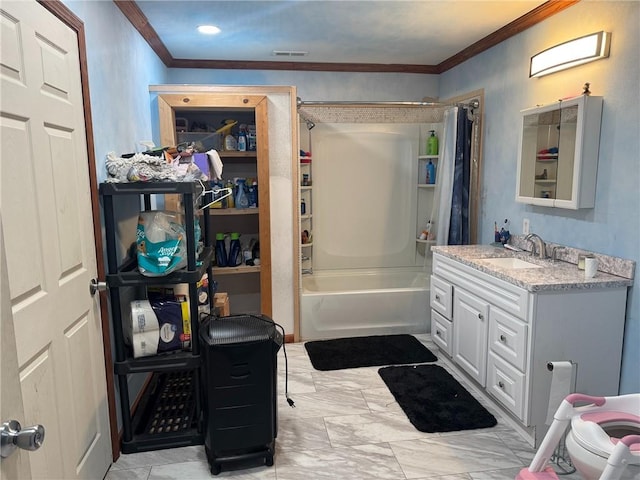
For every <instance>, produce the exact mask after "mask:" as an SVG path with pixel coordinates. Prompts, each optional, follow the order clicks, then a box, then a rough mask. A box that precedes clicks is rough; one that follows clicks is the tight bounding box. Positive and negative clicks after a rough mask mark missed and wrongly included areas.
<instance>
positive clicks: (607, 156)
mask: <svg viewBox="0 0 640 480" xmlns="http://www.w3.org/2000/svg"><path fill="white" fill-rule="evenodd" d="M638 25H640V3H638V2H626V1H613V2H594V1H582V2H580V3H578V4H577V5H575V6H572V7H571V8H569V9H567V10H564V11H563V12H561V13H559V14H558V15H555V16H553V17H551V18H550V19H548V20H546V21H544V22H543V23H541V24H538V25H536V26H534V27H533V28H531V29H529V30H527V31H525V32H523V33H521V34H519V35H517V36H515V37H513V38H511V39H509V40H507V41H505V42H503V43H501V44H499V45H497V46H495V47H493V48H491V49H490V50H488V51H486V52H484V53H482V54H480V55H478V56H476V57H474V58H472V59H470V60H468V61H467V62H465V63H464V64H462V65H459V66H458V67H456V68H454V69H452V70H450V71H448V72H445V73H444V74H443V75H442V76H441V81H440V95H441V96H442V97H443V98H447V97H451V96H455V95H456V94H459V93H463V92H467V91H469V90H474V89H479V88H484V91H485V110H484V149H483V162H484V163H483V165H482V170H483V175H482V195H481V198H482V212H481V219H480V230H479V232H480V236H479V240H480V241H482V242H483V243H489V242H491V240H492V236H493V223H494V221H500V220H501V219H504V218H509V219H511V225H512V230H515V231H516V232H521V228H522V219H523V218H529V219H530V221H531V231H533V232H536V233H538V234H539V235H540V236H541V237H542V238H543V239H545V240H549V241H552V242H556V243H560V244H565V245H570V246H574V247H578V248H583V249H586V250H591V251H594V252H600V253H604V254H607V255H613V256H617V257H623V258H627V259H632V260H635V261H636V262H640V214H639V213H638V211H639V208H640V173H639V172H640V141H639V138H640V120H639V119H640V87H639V85H640V78H639V67H638V65H639V63H640V62H639V60H640V58H639V57H638V45H640V34H639V30H638ZM600 30H605V31H608V32H611V33H612V42H611V54H610V57H609V58H607V59H604V60H599V61H597V62H593V63H590V64H587V65H582V66H579V67H576V68H573V69H570V70H566V71H564V72H559V73H556V74H553V75H549V76H546V77H542V78H538V79H536V78H532V79H530V78H528V77H529V71H528V69H529V59H530V57H531V56H532V55H534V54H536V53H537V52H539V51H541V50H544V49H546V48H548V47H550V46H553V45H555V44H557V43H561V42H563V41H566V40H569V39H571V38H575V37H579V36H582V35H586V34H588V33H592V32H596V31H600ZM585 82H590V83H591V91H592V93H593V95H601V96H603V97H604V111H603V114H602V126H601V135H600V158H599V164H598V180H597V190H596V206H595V208H593V209H586V210H579V211H571V210H562V209H553V208H544V207H534V206H528V205H524V204H521V203H516V202H515V201H514V198H515V186H516V161H517V150H518V135H519V131H518V126H519V123H520V116H519V111H520V110H522V109H524V108H528V107H532V106H535V105H537V104H546V103H552V102H554V101H556V100H558V99H560V98H564V97H567V96H574V95H578V94H580V93H581V91H582V85H583V84H584V83H585ZM639 310H640V281H639V280H638V279H636V280H635V285H634V286H633V288H632V289H630V290H629V300H628V305H627V320H626V332H625V340H624V349H623V363H622V376H621V393H631V392H640V374H639V373H638V367H639V366H640V312H639ZM602 321H603V322H606V321H607V319H606V318H603V319H602ZM567 341H568V342H570V341H571V339H570V338H567ZM594 355H606V352H594Z"/></svg>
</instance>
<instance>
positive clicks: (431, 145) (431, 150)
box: [427, 130, 438, 155]
mask: <svg viewBox="0 0 640 480" xmlns="http://www.w3.org/2000/svg"><path fill="white" fill-rule="evenodd" d="M429 131H430V132H431V135H430V136H429V139H428V140H427V155H438V137H436V131H435V130H429Z"/></svg>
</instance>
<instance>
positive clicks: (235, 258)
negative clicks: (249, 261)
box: [227, 232, 242, 267]
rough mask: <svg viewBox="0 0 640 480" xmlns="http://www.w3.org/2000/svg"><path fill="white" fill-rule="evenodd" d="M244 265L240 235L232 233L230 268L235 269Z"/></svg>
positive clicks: (228, 264) (228, 262)
mask: <svg viewBox="0 0 640 480" xmlns="http://www.w3.org/2000/svg"><path fill="white" fill-rule="evenodd" d="M241 264H242V247H241V245H240V234H239V233H237V232H232V233H231V244H230V245H229V258H228V260H227V266H228V267H235V266H238V265H241Z"/></svg>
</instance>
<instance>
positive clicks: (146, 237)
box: [136, 210, 201, 277]
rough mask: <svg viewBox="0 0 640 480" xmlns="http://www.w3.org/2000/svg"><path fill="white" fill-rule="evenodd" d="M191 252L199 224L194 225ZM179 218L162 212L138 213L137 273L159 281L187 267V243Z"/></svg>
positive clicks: (182, 223)
mask: <svg viewBox="0 0 640 480" xmlns="http://www.w3.org/2000/svg"><path fill="white" fill-rule="evenodd" d="M193 226H194V235H195V248H196V251H197V250H198V242H199V241H200V233H201V232H200V223H199V222H198V220H197V219H195V221H194V225H193ZM186 237H187V236H186V232H185V226H184V220H183V218H182V215H181V214H179V213H176V212H170V211H163V210H148V211H143V212H140V215H139V216H138V226H137V228H136V247H137V258H138V270H139V271H140V273H141V274H143V275H145V276H148V277H160V276H164V275H168V274H169V273H171V272H173V271H175V270H179V269H181V268H184V267H186V266H187V239H186Z"/></svg>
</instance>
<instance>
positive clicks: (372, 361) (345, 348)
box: [304, 335, 437, 370]
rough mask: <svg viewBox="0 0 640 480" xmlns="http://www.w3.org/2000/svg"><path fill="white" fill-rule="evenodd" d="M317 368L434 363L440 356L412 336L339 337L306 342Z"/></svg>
mask: <svg viewBox="0 0 640 480" xmlns="http://www.w3.org/2000/svg"><path fill="white" fill-rule="evenodd" d="M304 346H305V348H306V349H307V352H308V353H309V358H310V359H311V364H312V365H313V367H314V368H315V369H316V370H342V369H344V368H357V367H374V366H379V365H397V364H404V363H424V362H435V361H436V360H437V358H436V357H435V355H434V354H433V353H431V351H429V349H428V348H427V347H425V346H424V345H423V344H422V343H420V341H418V340H417V339H416V338H415V337H413V336H412V335H374V336H370V337H350V338H336V339H334V340H319V341H314V342H307V343H305V344H304Z"/></svg>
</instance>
